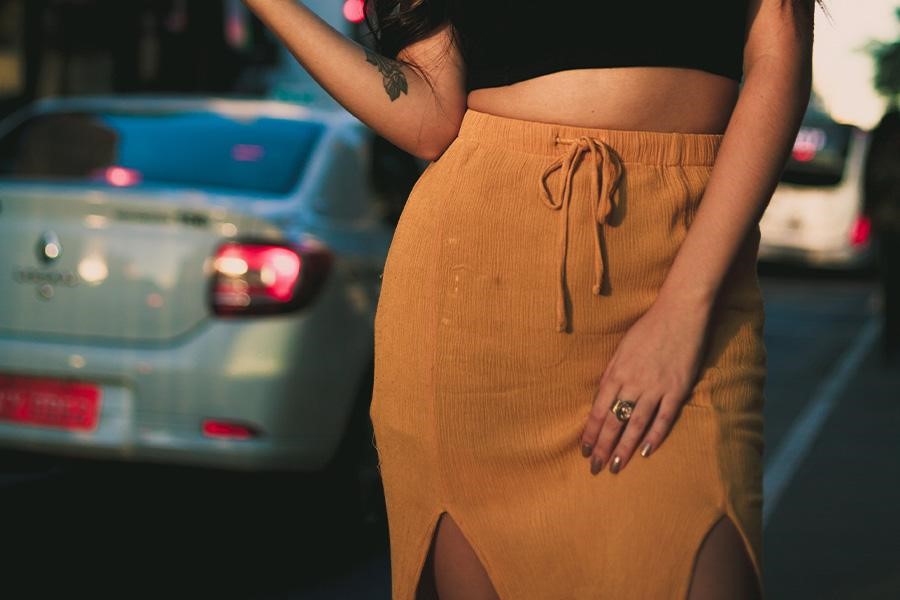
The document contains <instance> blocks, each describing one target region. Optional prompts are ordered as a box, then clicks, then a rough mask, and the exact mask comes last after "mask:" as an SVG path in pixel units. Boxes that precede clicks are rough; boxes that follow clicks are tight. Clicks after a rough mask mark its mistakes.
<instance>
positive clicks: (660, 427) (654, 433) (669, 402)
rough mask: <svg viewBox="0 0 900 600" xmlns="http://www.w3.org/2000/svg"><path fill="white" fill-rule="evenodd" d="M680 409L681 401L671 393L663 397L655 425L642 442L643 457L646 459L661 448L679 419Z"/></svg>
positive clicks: (651, 426) (652, 425) (653, 424)
mask: <svg viewBox="0 0 900 600" xmlns="http://www.w3.org/2000/svg"><path fill="white" fill-rule="evenodd" d="M680 409H681V399H680V398H679V397H678V396H676V395H675V394H671V393H670V394H666V395H664V396H663V397H662V400H661V401H660V403H659V409H658V410H657V411H656V416H654V418H653V423H652V424H651V425H650V429H649V430H648V431H647V435H645V436H644V439H643V440H641V446H640V447H641V456H643V457H645V458H646V457H648V456H650V454H652V453H653V452H654V451H656V449H657V448H659V446H660V445H661V444H662V443H663V440H665V439H666V436H667V435H669V432H670V431H671V430H672V425H673V424H674V423H675V419H676V418H678V412H679V410H680Z"/></svg>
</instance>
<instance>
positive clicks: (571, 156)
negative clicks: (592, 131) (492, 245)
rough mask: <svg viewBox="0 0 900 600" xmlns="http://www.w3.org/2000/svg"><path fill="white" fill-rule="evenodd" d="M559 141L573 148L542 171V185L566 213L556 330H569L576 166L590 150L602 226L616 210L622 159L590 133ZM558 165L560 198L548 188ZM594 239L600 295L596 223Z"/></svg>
mask: <svg viewBox="0 0 900 600" xmlns="http://www.w3.org/2000/svg"><path fill="white" fill-rule="evenodd" d="M556 142H557V143H565V144H571V147H570V148H569V150H568V151H567V152H566V153H565V154H563V155H562V156H560V157H559V158H557V159H556V160H555V161H553V162H552V163H550V165H548V166H547V168H546V169H544V172H543V173H542V174H541V179H540V182H541V188H542V189H543V192H544V204H546V205H547V206H548V207H549V208H551V209H552V210H559V209H562V211H563V214H562V217H561V218H560V220H559V222H560V233H559V252H560V264H559V296H558V298H557V303H556V330H557V331H565V329H566V325H567V322H568V321H567V319H566V300H565V276H566V246H567V245H568V234H569V201H570V197H571V195H572V177H573V175H574V173H575V168H576V167H577V166H578V162H579V158H580V157H581V155H582V154H583V153H584V152H588V153H589V154H590V158H591V163H592V168H591V180H592V183H593V185H592V188H591V189H592V190H596V191H597V199H596V201H595V202H594V210H593V212H594V220H595V221H596V223H597V225H600V226H602V225H603V224H604V223H605V222H606V218H607V216H609V213H610V212H611V211H612V195H613V194H615V193H616V190H617V189H618V187H619V180H620V179H621V176H622V163H621V162H620V161H619V158H618V157H617V156H616V155H615V153H614V152H612V151H611V148H610V147H609V146H608V145H607V144H606V143H604V142H602V141H598V140H595V139H593V138H591V137H589V136H586V135H583V136H580V137H578V138H560V137H557V138H556ZM601 168H602V169H603V176H602V178H601V177H600V169H601ZM556 169H560V170H562V179H561V181H560V193H559V201H557V202H554V201H553V195H552V194H551V193H550V191H549V190H548V189H547V178H548V177H549V175H550V174H551V173H553V171H555V170H556ZM594 241H595V242H596V244H595V247H594V250H595V252H594V269H595V272H596V276H597V279H596V282H595V283H594V286H593V292H594V294H595V295H598V296H599V295H600V286H601V282H602V280H603V257H602V255H601V252H600V228H599V227H595V236H594Z"/></svg>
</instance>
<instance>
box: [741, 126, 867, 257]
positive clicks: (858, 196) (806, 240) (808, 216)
mask: <svg viewBox="0 0 900 600" xmlns="http://www.w3.org/2000/svg"><path fill="white" fill-rule="evenodd" d="M868 143H869V134H868V132H866V131H863V130H861V129H859V128H858V127H855V126H853V125H847V124H843V123H837V122H835V121H833V120H832V119H830V118H829V117H827V116H826V115H823V114H821V113H818V112H809V113H807V116H806V118H805V119H804V122H803V126H802V127H801V128H800V131H799V134H798V135H797V139H796V141H795V144H794V148H793V152H792V153H791V157H790V159H789V161H788V164H787V166H786V168H785V170H784V172H783V174H782V177H781V181H780V182H779V184H778V187H777V189H776V190H775V193H774V195H773V196H772V200H771V202H770V204H769V206H768V208H767V209H766V211H765V213H764V214H763V217H762V219H761V221H760V231H761V234H762V237H761V240H760V246H759V258H760V260H761V261H770V262H789V263H799V264H805V265H808V266H815V267H824V268H856V267H864V266H867V265H868V264H869V263H870V262H871V261H872V260H873V247H872V236H871V224H870V222H869V220H868V218H866V217H865V216H864V215H863V213H862V207H863V168H864V164H865V158H866V151H867V148H868Z"/></svg>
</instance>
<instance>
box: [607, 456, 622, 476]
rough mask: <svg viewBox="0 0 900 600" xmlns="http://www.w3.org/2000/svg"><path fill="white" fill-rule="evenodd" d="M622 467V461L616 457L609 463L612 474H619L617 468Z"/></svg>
mask: <svg viewBox="0 0 900 600" xmlns="http://www.w3.org/2000/svg"><path fill="white" fill-rule="evenodd" d="M621 466H622V459H621V458H620V457H618V456H616V457H615V458H613V459H612V462H611V463H609V470H610V471H612V472H613V473H618V472H619V467H621Z"/></svg>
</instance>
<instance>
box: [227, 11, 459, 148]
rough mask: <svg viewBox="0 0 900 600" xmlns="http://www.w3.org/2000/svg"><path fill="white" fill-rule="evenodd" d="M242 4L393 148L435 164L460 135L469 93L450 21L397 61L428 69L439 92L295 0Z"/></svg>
mask: <svg viewBox="0 0 900 600" xmlns="http://www.w3.org/2000/svg"><path fill="white" fill-rule="evenodd" d="M243 1H244V4H246V5H247V7H248V8H249V9H250V10H252V11H253V12H254V13H255V14H256V15H257V16H258V17H259V19H260V20H261V21H262V22H263V23H264V24H265V25H266V26H267V27H269V28H270V29H271V30H272V31H273V32H274V33H275V35H276V36H278V38H279V39H280V40H281V41H282V43H284V44H285V46H286V47H287V49H288V50H289V51H290V52H291V54H293V56H294V58H296V59H297V61H298V62H299V63H300V64H301V65H302V66H303V67H304V68H305V69H306V70H307V71H308V72H309V74H310V75H311V76H312V78H313V79H315V80H316V82H318V83H319V85H321V86H322V87H323V88H324V89H325V91H327V92H328V93H329V94H330V95H331V96H332V97H334V99H335V100H337V101H338V102H339V103H340V104H341V105H342V106H344V108H346V109H347V110H348V111H349V112H351V113H352V114H353V115H355V116H356V117H357V118H358V119H359V120H360V121H362V122H364V123H365V124H366V125H368V126H369V127H371V128H372V129H374V130H375V131H376V132H378V133H379V134H380V135H382V136H383V137H384V138H386V139H387V140H389V141H390V142H392V143H393V144H394V145H396V146H398V147H399V148H402V149H403V150H406V151H407V152H409V153H410V154H412V155H414V156H417V157H419V158H423V159H426V160H433V159H434V158H436V157H437V156H440V154H441V153H442V152H443V151H444V149H445V148H446V147H447V146H448V145H449V144H450V142H451V141H453V139H454V138H455V137H456V135H457V133H458V132H459V125H460V123H461V121H462V115H463V113H464V112H465V106H466V95H465V81H464V66H463V61H462V59H461V57H460V54H459V51H458V48H457V47H456V45H455V44H453V43H452V36H451V35H450V32H451V30H450V25H449V24H444V25H443V26H441V27H440V28H438V29H437V30H436V31H435V32H433V33H432V34H431V35H430V36H429V37H427V38H425V39H423V40H420V41H418V42H416V43H414V44H410V45H409V46H407V47H406V48H404V49H403V50H402V51H401V52H400V54H399V56H398V57H397V58H400V59H403V60H411V61H412V62H414V63H416V64H418V65H419V66H420V67H421V68H422V69H423V70H424V71H426V72H427V73H428V75H429V76H430V77H431V79H432V82H433V84H434V90H433V91H432V89H431V87H429V85H428V83H427V82H426V81H425V80H424V79H423V78H422V77H421V76H420V75H419V74H418V73H416V72H415V71H414V70H413V69H410V68H409V67H407V66H406V65H403V64H402V63H400V62H398V61H396V60H392V59H390V58H387V57H385V56H381V55H379V54H377V53H375V52H373V51H372V50H370V49H369V48H366V47H365V46H362V45H360V44H358V43H356V42H355V41H353V40H351V39H349V38H348V37H346V36H344V35H343V34H341V33H340V32H339V31H337V30H336V29H335V28H333V27H332V26H331V25H329V24H328V23H327V22H326V21H324V20H323V19H322V18H321V17H319V16H318V15H316V14H315V13H314V12H313V11H311V10H310V9H309V8H307V7H306V6H305V5H303V4H302V3H300V2H297V1H296V0H243Z"/></svg>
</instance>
